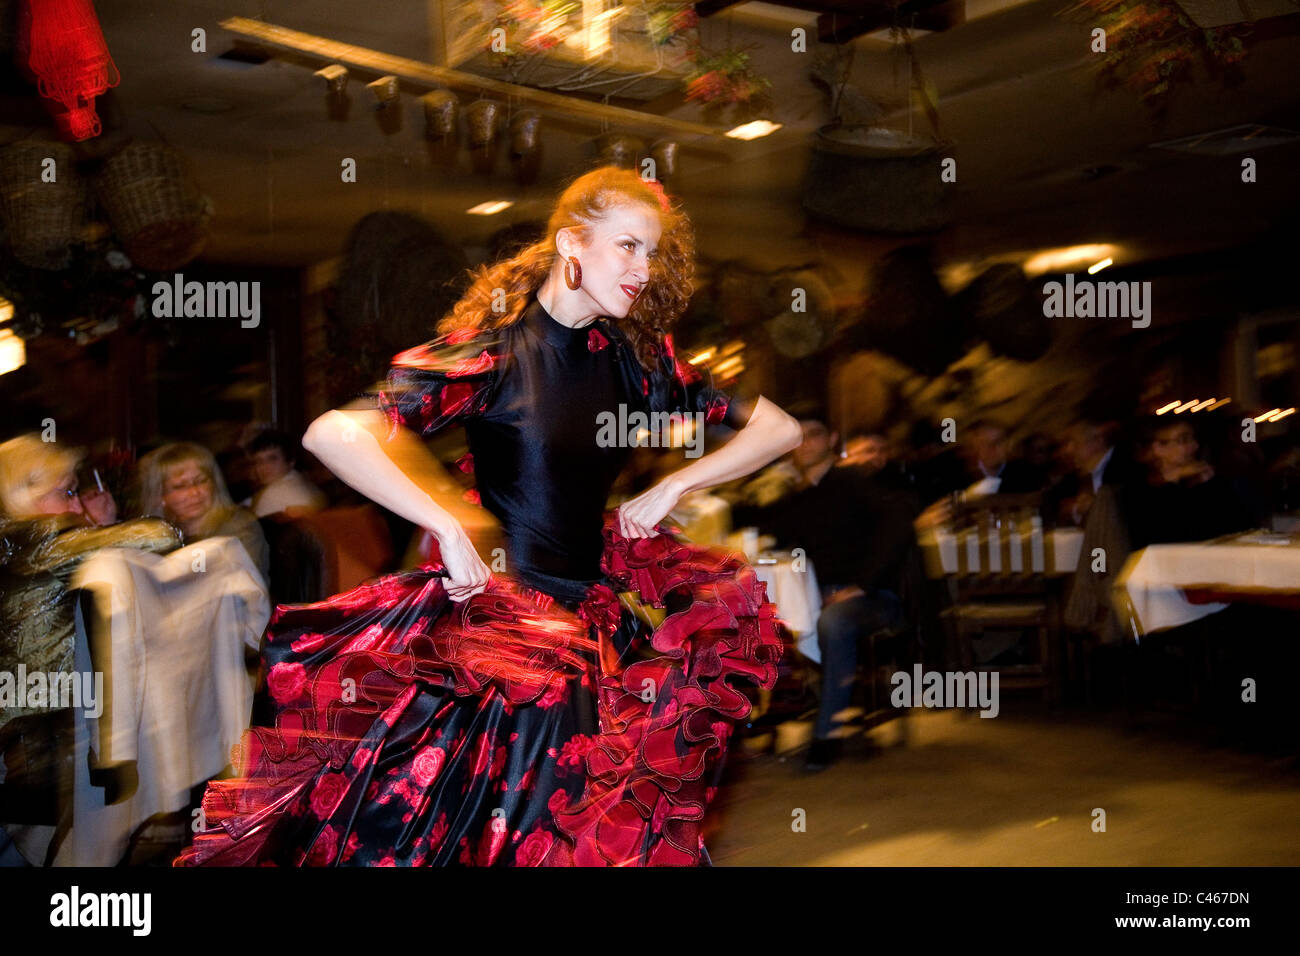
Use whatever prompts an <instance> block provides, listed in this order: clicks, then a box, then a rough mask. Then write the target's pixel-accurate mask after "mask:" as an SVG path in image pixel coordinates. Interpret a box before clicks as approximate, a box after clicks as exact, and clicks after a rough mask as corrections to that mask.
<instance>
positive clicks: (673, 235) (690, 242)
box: [438, 166, 695, 368]
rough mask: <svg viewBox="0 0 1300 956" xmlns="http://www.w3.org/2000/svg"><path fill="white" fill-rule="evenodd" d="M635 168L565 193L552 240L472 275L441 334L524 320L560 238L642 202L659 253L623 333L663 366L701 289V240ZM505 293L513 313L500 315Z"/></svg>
mask: <svg viewBox="0 0 1300 956" xmlns="http://www.w3.org/2000/svg"><path fill="white" fill-rule="evenodd" d="M658 185H659V184H658V183H656V182H653V181H649V182H648V181H646V180H644V179H642V178H641V177H640V176H639V175H637V174H636V173H635V172H633V171H632V170H630V169H623V168H621V167H618V166H602V167H600V168H598V169H594V170H592V171H591V172H588V173H585V174H583V175H581V176H579V177H578V178H577V179H575V180H573V181H572V182H571V183H570V184H569V185H568V187H566V188H565V190H564V192H563V193H561V194H560V198H559V200H558V201H557V202H556V205H555V209H554V210H553V211H552V212H551V215H550V218H549V219H548V220H547V223H546V234H545V236H544V237H543V238H542V239H540V240H538V241H537V242H535V243H533V244H532V245H530V246H527V247H525V248H524V249H522V250H520V252H518V253H517V254H516V255H514V256H512V257H511V258H509V259H502V260H500V261H499V262H495V263H492V264H491V265H483V266H479V267H478V268H477V269H475V270H471V275H472V276H473V279H472V281H471V283H470V286H469V289H468V290H467V291H466V292H465V294H464V296H462V297H461V299H460V301H459V302H457V303H456V305H455V306H453V308H452V310H451V311H450V312H449V313H447V315H445V316H444V317H443V318H442V320H441V321H440V322H439V323H438V332H439V334H442V335H446V334H448V333H451V332H455V331H458V330H461V329H492V328H503V327H505V326H507V325H511V324H512V323H514V322H517V321H519V318H520V316H522V315H523V312H524V308H525V307H526V306H527V305H528V300H529V298H530V296H531V295H532V293H533V292H534V291H536V290H537V289H538V288H539V287H540V286H541V284H542V282H543V281H544V280H545V279H546V276H547V275H548V274H549V273H550V271H551V268H552V266H553V265H554V263H555V257H556V256H557V255H558V254H559V253H558V252H557V250H556V248H555V234H556V232H558V231H559V230H560V229H563V228H566V227H568V228H572V229H573V230H575V231H576V232H577V233H578V234H579V236H581V237H582V238H583V239H586V238H587V237H588V236H589V235H590V227H591V225H593V224H594V223H596V222H598V221H600V220H601V219H603V218H604V217H605V216H606V215H608V213H609V211H610V210H611V209H612V208H614V207H617V206H623V205H627V204H639V205H644V206H647V207H649V208H650V209H653V210H654V211H655V213H656V215H658V216H659V222H660V225H661V227H662V232H661V235H660V237H659V250H658V254H657V255H656V257H655V258H652V259H651V260H650V281H649V282H648V283H647V284H646V287H645V289H644V290H642V292H641V294H640V295H639V296H637V299H636V301H635V302H634V303H633V304H632V308H631V309H630V310H629V312H628V314H627V317H626V318H624V319H620V320H619V324H620V327H621V328H622V329H623V330H624V331H625V332H626V333H627V335H628V337H629V338H630V339H631V340H632V343H633V344H634V345H635V347H636V352H637V357H638V358H639V359H640V360H641V362H642V364H644V365H645V366H646V367H647V368H653V367H654V366H655V361H656V358H655V357H656V354H657V350H658V348H659V346H660V344H661V343H662V342H663V338H664V335H665V334H666V333H667V332H668V331H670V330H671V328H672V326H673V325H674V324H675V323H676V322H677V320H678V319H679V318H680V317H681V315H682V313H683V312H685V311H686V306H687V304H688V303H689V302H690V299H691V293H692V292H693V291H694V283H695V236H694V231H693V229H692V227H691V223H690V220H689V219H687V218H686V214H685V213H684V212H683V211H682V210H681V209H680V208H679V207H678V206H676V205H675V204H674V203H673V202H672V200H671V198H670V197H668V196H667V195H666V194H665V193H664V192H663V190H662V187H659V188H656V187H657V186H658ZM497 290H504V293H505V309H504V310H503V311H500V312H497V311H493V308H492V307H493V305H494V303H497V302H498V301H499V297H498V295H497Z"/></svg>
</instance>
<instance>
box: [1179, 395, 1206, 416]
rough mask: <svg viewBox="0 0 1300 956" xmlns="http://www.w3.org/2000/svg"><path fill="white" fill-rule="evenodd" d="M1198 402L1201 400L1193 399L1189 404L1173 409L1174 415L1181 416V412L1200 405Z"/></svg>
mask: <svg viewBox="0 0 1300 956" xmlns="http://www.w3.org/2000/svg"><path fill="white" fill-rule="evenodd" d="M1200 401H1201V400H1200V399H1199V398H1194V399H1192V400H1191V401H1190V402H1183V404H1181V405H1179V406H1178V407H1177V408H1175V409H1174V414H1175V415H1181V414H1182V413H1183V412H1185V411H1187V410H1188V409H1189V408H1191V407H1192V406H1193V405H1198V404H1200Z"/></svg>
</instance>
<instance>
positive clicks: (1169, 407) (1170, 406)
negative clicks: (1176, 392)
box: [1156, 402, 1182, 415]
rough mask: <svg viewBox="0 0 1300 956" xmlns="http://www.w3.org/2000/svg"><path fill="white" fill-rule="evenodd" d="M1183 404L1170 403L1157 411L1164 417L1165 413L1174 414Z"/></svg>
mask: <svg viewBox="0 0 1300 956" xmlns="http://www.w3.org/2000/svg"><path fill="white" fill-rule="evenodd" d="M1181 404H1182V403H1181V402H1170V403H1169V404H1168V405H1162V406H1161V407H1160V408H1157V409H1156V414H1157V415H1163V414H1164V413H1165V412H1172V411H1173V410H1174V409H1175V408H1177V407H1178V406H1179V405H1181Z"/></svg>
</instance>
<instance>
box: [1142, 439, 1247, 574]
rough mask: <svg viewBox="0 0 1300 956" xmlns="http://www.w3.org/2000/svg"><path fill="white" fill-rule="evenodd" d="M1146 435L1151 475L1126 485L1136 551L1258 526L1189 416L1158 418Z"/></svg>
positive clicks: (1143, 444) (1144, 443)
mask: <svg viewBox="0 0 1300 956" xmlns="http://www.w3.org/2000/svg"><path fill="white" fill-rule="evenodd" d="M1142 435H1143V441H1142V447H1143V451H1144V456H1143V457H1144V460H1145V461H1146V463H1147V474H1146V478H1145V480H1136V481H1131V482H1129V483H1127V484H1125V485H1124V486H1123V487H1122V488H1121V489H1120V500H1121V508H1122V511H1123V515H1124V519H1125V522H1126V524H1127V525H1128V534H1129V542H1130V544H1131V546H1132V548H1133V550H1135V551H1136V550H1138V549H1139V548H1145V547H1146V546H1147V545H1151V544H1167V543H1171V542H1179V541H1205V540H1208V539H1211V538H1217V537H1220V536H1222V535H1225V534H1230V533H1232V532H1234V531H1244V530H1245V529H1247V528H1249V527H1251V526H1252V524H1253V522H1252V520H1251V515H1250V511H1249V509H1248V508H1247V507H1246V505H1245V503H1244V502H1242V501H1241V500H1240V499H1239V498H1238V496H1237V494H1236V493H1235V491H1234V490H1233V487H1232V485H1231V484H1230V483H1229V482H1227V481H1226V480H1224V479H1223V478H1222V477H1220V476H1219V475H1216V474H1215V471H1214V467H1213V466H1212V465H1210V464H1209V462H1206V461H1204V460H1202V459H1201V458H1200V457H1198V455H1197V452H1198V450H1199V448H1200V445H1199V443H1198V441H1197V436H1196V430H1195V428H1194V427H1193V426H1192V423H1191V422H1190V421H1189V420H1188V419H1186V418H1173V417H1169V418H1164V417H1160V418H1155V417H1153V418H1152V419H1149V420H1148V421H1147V422H1146V423H1145V426H1144V428H1143V432H1142Z"/></svg>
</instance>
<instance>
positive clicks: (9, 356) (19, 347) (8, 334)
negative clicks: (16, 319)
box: [0, 329, 27, 375]
mask: <svg viewBox="0 0 1300 956" xmlns="http://www.w3.org/2000/svg"><path fill="white" fill-rule="evenodd" d="M26 364H27V343H25V342H24V341H23V340H22V339H20V338H19V337H18V336H16V335H14V333H13V331H12V330H10V329H0V375H5V374H7V373H9V372H12V371H15V370H16V369H20V368H22V367H23V366H24V365H26Z"/></svg>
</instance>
